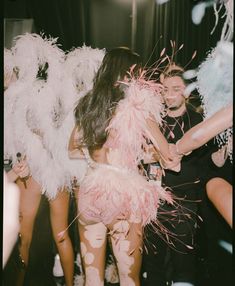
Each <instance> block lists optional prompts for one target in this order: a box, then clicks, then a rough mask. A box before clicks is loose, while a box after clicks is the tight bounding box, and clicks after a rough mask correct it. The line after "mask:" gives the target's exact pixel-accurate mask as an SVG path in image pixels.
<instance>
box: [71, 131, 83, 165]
mask: <svg viewBox="0 0 235 286" xmlns="http://www.w3.org/2000/svg"><path fill="white" fill-rule="evenodd" d="M68 152H69V158H70V159H84V158H85V156H84V153H83V151H82V149H81V146H79V130H78V127H77V126H75V127H74V128H73V131H72V133H71V135H70V138H69V146H68Z"/></svg>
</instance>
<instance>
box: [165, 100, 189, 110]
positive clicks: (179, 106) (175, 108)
mask: <svg viewBox="0 0 235 286" xmlns="http://www.w3.org/2000/svg"><path fill="white" fill-rule="evenodd" d="M184 103H185V102H184V101H182V102H181V104H180V105H178V106H172V107H168V109H169V110H170V111H176V110H178V109H180V108H181V107H182V106H183V105H184Z"/></svg>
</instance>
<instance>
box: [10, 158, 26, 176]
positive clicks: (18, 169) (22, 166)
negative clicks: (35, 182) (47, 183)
mask: <svg viewBox="0 0 235 286" xmlns="http://www.w3.org/2000/svg"><path fill="white" fill-rule="evenodd" d="M12 170H13V171H14V172H15V174H16V175H17V176H18V177H20V178H25V177H28V176H29V175H30V169H29V166H28V163H27V161H26V159H25V157H24V158H23V159H22V160H20V161H19V162H17V163H16V164H14V166H13V168H12Z"/></svg>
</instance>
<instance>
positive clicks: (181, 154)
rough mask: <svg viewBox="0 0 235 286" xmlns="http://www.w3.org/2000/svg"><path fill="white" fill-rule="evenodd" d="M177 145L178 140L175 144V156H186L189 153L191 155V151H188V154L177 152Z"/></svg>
mask: <svg viewBox="0 0 235 286" xmlns="http://www.w3.org/2000/svg"><path fill="white" fill-rule="evenodd" d="M179 143H180V140H178V141H177V142H176V143H175V147H176V154H177V155H179V156H187V155H189V154H190V153H192V151H189V152H187V153H182V152H179V146H178V144H179Z"/></svg>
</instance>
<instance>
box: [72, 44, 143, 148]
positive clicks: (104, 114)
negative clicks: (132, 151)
mask: <svg viewBox="0 0 235 286" xmlns="http://www.w3.org/2000/svg"><path fill="white" fill-rule="evenodd" d="M133 65H136V66H135V68H134V70H137V69H138V68H139V67H140V56H139V55H137V54H136V53H133V52H132V51H131V50H130V49H128V48H124V47H119V48H115V49H113V50H111V51H109V52H107V53H106V55H105V56H104V58H103V61H102V64H101V66H100V68H99V70H98V72H97V74H96V76H95V78H94V85H93V89H92V90H91V91H90V92H88V93H87V94H86V95H85V96H84V97H82V98H81V99H80V100H79V102H78V105H77V106H76V108H75V109H74V115H75V119H76V124H77V125H78V126H79V127H80V129H81V131H82V134H83V139H82V142H81V144H82V145H85V146H87V147H88V149H89V150H90V151H92V150H95V149H99V148H101V147H102V146H103V144H104V143H105V141H106V139H107V133H106V131H105V129H106V127H107V126H108V124H109V122H110V120H111V117H112V115H113V112H114V110H115V107H116V105H117V103H118V102H119V101H120V100H121V99H122V98H123V97H124V93H123V91H122V90H121V88H120V85H119V84H117V81H118V80H123V78H124V76H125V75H126V74H127V71H129V69H130V67H131V66H133Z"/></svg>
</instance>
